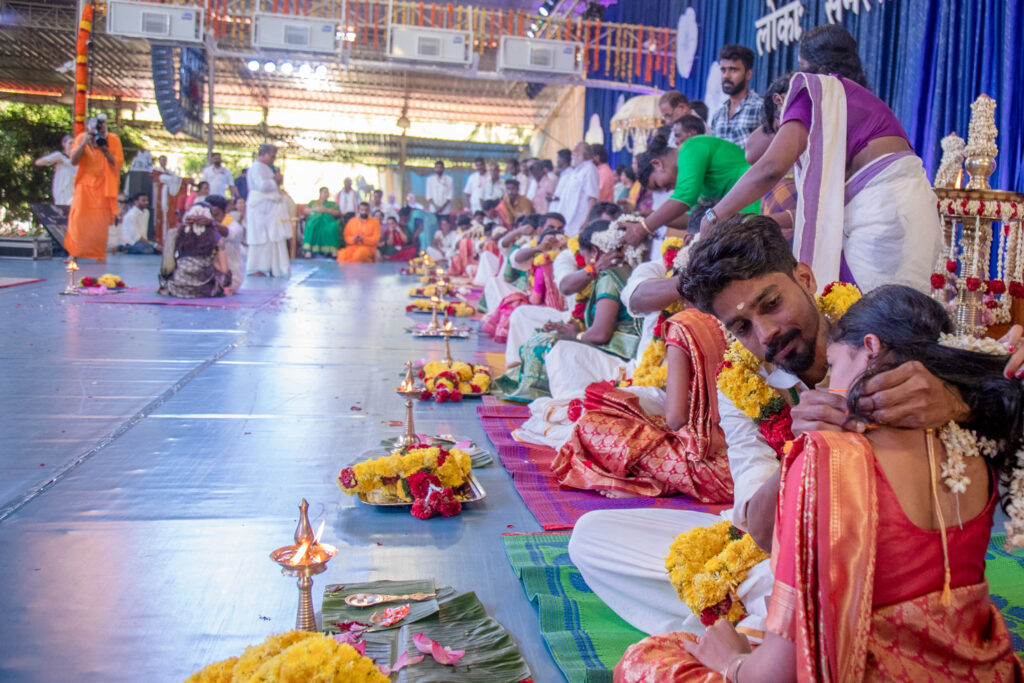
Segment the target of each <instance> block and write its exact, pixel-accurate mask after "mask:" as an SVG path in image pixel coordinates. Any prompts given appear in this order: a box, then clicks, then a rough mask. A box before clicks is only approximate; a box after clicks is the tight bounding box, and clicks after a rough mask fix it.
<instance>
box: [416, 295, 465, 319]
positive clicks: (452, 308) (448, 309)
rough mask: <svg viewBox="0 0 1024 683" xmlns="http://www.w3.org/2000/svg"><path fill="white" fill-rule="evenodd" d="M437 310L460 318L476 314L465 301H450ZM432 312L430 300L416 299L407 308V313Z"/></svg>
mask: <svg viewBox="0 0 1024 683" xmlns="http://www.w3.org/2000/svg"><path fill="white" fill-rule="evenodd" d="M437 308H438V310H439V311H441V312H442V313H447V314H448V315H454V316H456V317H459V318H464V317H468V316H471V315H473V314H474V313H476V309H475V308H473V307H472V306H470V305H469V304H467V303H465V302H464V301H449V302H448V303H447V304H444V303H442V304H438V307H437ZM432 310H433V307H432V306H431V303H430V299H415V300H414V301H413V302H412V303H410V304H409V305H408V306H406V307H405V311H406V313H412V312H413V311H421V312H424V313H430V312H431V311H432Z"/></svg>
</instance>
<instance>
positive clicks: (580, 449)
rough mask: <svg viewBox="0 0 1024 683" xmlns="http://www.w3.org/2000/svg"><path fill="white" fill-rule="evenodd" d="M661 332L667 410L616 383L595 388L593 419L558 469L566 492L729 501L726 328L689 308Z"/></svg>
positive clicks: (586, 418) (561, 456)
mask: <svg viewBox="0 0 1024 683" xmlns="http://www.w3.org/2000/svg"><path fill="white" fill-rule="evenodd" d="M661 334H662V335H663V337H664V340H665V345H666V347H667V357H668V368H667V370H668V371H667V373H666V379H667V381H666V384H665V402H664V404H663V406H664V411H663V412H662V411H661V408H662V406H661V405H658V404H657V403H655V404H653V406H652V405H651V404H650V403H648V402H646V401H644V399H643V397H642V396H638V395H637V394H634V393H631V392H629V391H626V390H624V389H616V388H614V385H613V384H612V383H610V382H600V383H597V384H592V385H590V386H589V387H587V389H586V400H585V401H584V407H585V409H586V413H585V414H584V415H583V416H582V417H581V418H579V421H578V422H577V423H576V426H575V429H574V430H573V432H572V436H571V437H570V438H569V440H568V442H567V443H566V444H565V445H563V446H562V447H561V449H559V451H558V455H557V456H555V460H554V462H553V463H552V465H551V469H552V471H553V472H554V474H555V476H556V477H558V481H559V483H560V484H561V485H562V486H568V487H571V488H577V489H590V490H597V491H601V492H602V493H604V494H606V495H608V496H610V497H616V498H617V497H624V496H668V495H673V494H676V493H682V494H685V495H688V496H691V497H692V498H696V499H697V500H700V501H704V502H730V501H731V500H732V478H731V477H730V475H729V461H728V458H727V457H726V451H725V435H724V434H723V433H722V428H721V427H720V426H719V424H718V390H717V388H716V386H715V378H716V377H717V374H718V366H719V365H720V364H721V363H722V354H723V353H725V338H724V336H723V335H722V330H721V328H720V327H719V326H718V321H716V320H715V319H714V318H713V317H711V316H709V315H707V314H705V313H701V312H699V311H697V310H695V309H688V310H685V311H682V312H680V313H677V314H675V315H674V316H672V317H671V318H669V319H668V320H667V321H665V322H664V323H663V324H662V329H661Z"/></svg>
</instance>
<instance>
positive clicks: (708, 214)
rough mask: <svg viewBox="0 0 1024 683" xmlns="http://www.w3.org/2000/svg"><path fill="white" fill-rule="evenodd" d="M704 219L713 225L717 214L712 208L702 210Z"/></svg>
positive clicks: (716, 221) (716, 220) (716, 219)
mask: <svg viewBox="0 0 1024 683" xmlns="http://www.w3.org/2000/svg"><path fill="white" fill-rule="evenodd" d="M704 220H706V221H707V222H708V223H710V224H711V225H715V224H716V223H718V214H717V213H715V210H714V209H708V210H707V211H705V212H704Z"/></svg>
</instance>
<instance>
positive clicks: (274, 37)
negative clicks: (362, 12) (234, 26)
mask: <svg viewBox="0 0 1024 683" xmlns="http://www.w3.org/2000/svg"><path fill="white" fill-rule="evenodd" d="M252 44H253V47H262V48H267V49H271V50H296V51H299V52H336V51H337V49H338V39H337V25H336V24H335V21H334V20H333V19H312V18H309V17H290V16H287V15H281V14H267V13H265V12H255V13H254V14H253V15H252Z"/></svg>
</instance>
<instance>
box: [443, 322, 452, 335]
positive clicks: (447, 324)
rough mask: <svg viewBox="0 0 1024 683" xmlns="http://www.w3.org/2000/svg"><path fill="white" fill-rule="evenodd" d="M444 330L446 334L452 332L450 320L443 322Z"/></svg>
mask: <svg viewBox="0 0 1024 683" xmlns="http://www.w3.org/2000/svg"><path fill="white" fill-rule="evenodd" d="M444 329H445V331H446V332H451V331H452V321H451V320H446V321H445V323H444Z"/></svg>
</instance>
